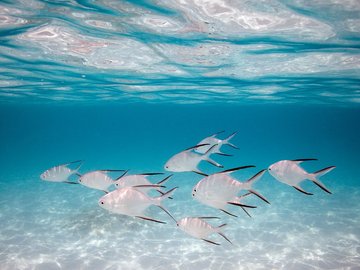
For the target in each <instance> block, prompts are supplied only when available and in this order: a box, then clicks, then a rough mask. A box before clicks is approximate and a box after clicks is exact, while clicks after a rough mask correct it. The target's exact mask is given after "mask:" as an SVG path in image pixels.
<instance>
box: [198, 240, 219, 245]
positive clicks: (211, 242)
mask: <svg viewBox="0 0 360 270" xmlns="http://www.w3.org/2000/svg"><path fill="white" fill-rule="evenodd" d="M201 240H203V241H205V242H208V243H210V244H213V245H216V246H220V244H219V243H216V242H214V241H211V240H208V239H205V238H201Z"/></svg>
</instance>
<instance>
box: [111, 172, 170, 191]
mask: <svg viewBox="0 0 360 270" xmlns="http://www.w3.org/2000/svg"><path fill="white" fill-rule="evenodd" d="M126 172H127V171H126ZM126 172H125V173H126ZM160 174H163V173H142V174H132V175H125V174H123V175H122V176H121V177H119V178H118V179H117V180H116V181H115V182H114V184H115V187H116V188H124V187H133V186H139V185H140V186H148V187H142V188H141V190H140V191H141V192H144V193H148V192H149V191H150V190H152V189H155V190H157V191H158V192H160V193H162V191H161V190H160V188H161V187H162V184H164V183H165V182H166V181H167V180H168V179H169V178H170V177H171V176H172V175H169V176H167V177H165V178H164V179H162V180H161V181H159V182H157V183H156V184H152V183H151V182H150V181H149V180H148V178H147V177H148V176H151V175H160Z"/></svg>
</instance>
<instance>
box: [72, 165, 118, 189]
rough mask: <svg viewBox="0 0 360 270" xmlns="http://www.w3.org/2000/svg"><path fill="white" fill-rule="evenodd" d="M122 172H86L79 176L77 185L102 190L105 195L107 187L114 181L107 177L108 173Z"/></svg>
mask: <svg viewBox="0 0 360 270" xmlns="http://www.w3.org/2000/svg"><path fill="white" fill-rule="evenodd" d="M122 171H124V170H97V171H91V172H87V173H85V174H83V175H81V176H80V178H79V180H78V181H79V183H80V184H81V185H83V186H86V187H88V188H93V189H98V190H102V191H104V192H105V193H108V192H109V187H110V186H112V185H113V184H114V183H115V181H114V180H113V179H112V178H111V177H110V176H109V175H108V173H109V172H122Z"/></svg>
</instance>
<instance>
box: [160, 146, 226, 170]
mask: <svg viewBox="0 0 360 270" xmlns="http://www.w3.org/2000/svg"><path fill="white" fill-rule="evenodd" d="M201 146H204V145H196V146H193V147H190V148H188V149H185V150H184V151H182V152H180V153H178V154H176V155H174V156H172V157H171V158H170V159H169V160H168V161H167V162H166V164H165V166H164V168H165V170H167V171H171V172H195V173H198V174H201V175H205V174H204V173H203V172H201V171H200V170H199V169H198V165H199V163H200V162H201V161H202V160H205V161H207V162H209V163H211V164H212V165H214V166H217V167H220V168H223V166H222V165H220V164H219V163H217V162H215V161H214V160H212V159H211V158H210V155H211V154H212V152H211V150H212V149H213V148H214V147H216V145H213V146H212V147H211V148H210V149H209V150H208V151H207V152H206V153H205V154H203V155H201V154H198V153H195V152H194V151H193V150H194V149H196V148H198V147H201Z"/></svg>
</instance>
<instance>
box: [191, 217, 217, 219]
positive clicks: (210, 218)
mask: <svg viewBox="0 0 360 270" xmlns="http://www.w3.org/2000/svg"><path fill="white" fill-rule="evenodd" d="M196 218H199V219H220V218H219V217H196Z"/></svg>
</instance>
